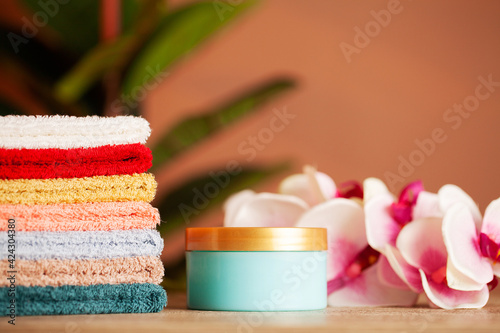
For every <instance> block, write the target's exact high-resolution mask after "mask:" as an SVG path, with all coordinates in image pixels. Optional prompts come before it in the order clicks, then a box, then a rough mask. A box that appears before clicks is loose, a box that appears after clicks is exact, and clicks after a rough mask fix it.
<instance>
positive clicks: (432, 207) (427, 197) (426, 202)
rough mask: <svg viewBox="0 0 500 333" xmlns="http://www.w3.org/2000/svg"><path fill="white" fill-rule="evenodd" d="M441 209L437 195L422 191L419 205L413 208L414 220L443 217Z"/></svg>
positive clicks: (418, 199)
mask: <svg viewBox="0 0 500 333" xmlns="http://www.w3.org/2000/svg"><path fill="white" fill-rule="evenodd" d="M442 216H443V213H442V212H441V209H440V208H439V196H438V195H437V194H436V193H431V192H427V191H422V192H420V193H419V194H418V198H417V203H416V204H415V207H413V220H418V219H422V218H424V217H442Z"/></svg>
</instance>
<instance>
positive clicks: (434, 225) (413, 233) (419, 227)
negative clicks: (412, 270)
mask: <svg viewBox="0 0 500 333" xmlns="http://www.w3.org/2000/svg"><path fill="white" fill-rule="evenodd" d="M441 226H442V219H440V218H437V217H428V218H424V219H420V220H415V221H413V222H410V223H408V224H407V225H405V226H404V227H403V229H402V230H401V232H400V233H399V236H398V239H397V241H396V247H397V248H398V249H399V251H400V252H401V255H402V256H403V258H404V259H405V260H406V262H408V264H410V265H412V266H413V267H417V268H419V269H423V270H424V272H426V273H427V274H432V273H433V272H435V271H437V270H439V269H441V268H442V267H445V266H446V257H447V254H446V247H445V245H444V242H443V235H442V232H441Z"/></svg>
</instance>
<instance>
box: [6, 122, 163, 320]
mask: <svg viewBox="0 0 500 333" xmlns="http://www.w3.org/2000/svg"><path fill="white" fill-rule="evenodd" d="M150 132H151V131H150V128H149V124H148V122H147V121H146V120H144V119H142V118H138V117H114V118H100V117H84V118H78V117H67V116H49V117H46V116H44V117H34V116H29V117H28V116H7V117H0V308H1V309H2V310H0V315H1V314H3V315H9V314H12V312H13V311H12V308H14V312H15V314H16V315H41V314H83V313H131V312H157V311H160V310H161V309H163V307H164V306H165V305H166V301H167V299H166V293H165V291H164V290H163V288H162V287H161V286H159V283H160V282H161V280H162V278H163V265H162V262H161V260H160V258H159V256H160V254H161V251H162V249H163V240H162V238H161V237H160V235H159V233H158V232H157V231H156V230H154V229H155V227H156V225H157V224H158V223H159V221H160V218H159V214H158V210H157V209H155V208H153V207H152V206H151V205H150V204H149V202H150V201H151V200H152V199H153V198H154V195H155V191H156V182H155V180H154V177H153V175H151V174H149V173H146V171H147V170H148V169H149V168H150V167H151V163H152V156H151V151H150V150H149V149H148V148H147V147H145V146H144V143H145V142H146V140H147V138H148V137H149V134H150ZM9 278H10V279H9ZM13 300H14V301H13ZM13 303H14V304H15V305H14V306H12V305H11V304H13Z"/></svg>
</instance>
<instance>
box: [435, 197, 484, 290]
mask: <svg viewBox="0 0 500 333" xmlns="http://www.w3.org/2000/svg"><path fill="white" fill-rule="evenodd" d="M443 240H444V243H445V245H446V249H447V252H448V266H447V272H446V278H447V279H448V285H449V286H450V288H453V289H458V290H481V289H482V288H483V287H484V285H485V284H487V283H488V282H490V281H491V279H493V271H492V269H491V264H490V262H489V260H488V259H486V258H485V257H483V256H482V254H481V251H480V249H479V244H478V235H477V231H476V226H475V224H474V217H473V216H472V213H471V212H470V210H469V208H468V207H467V206H466V205H465V204H464V203H462V202H457V203H455V204H454V205H453V206H451V207H450V208H449V209H448V210H447V212H446V214H445V216H444V218H443ZM450 263H451V265H450Z"/></svg>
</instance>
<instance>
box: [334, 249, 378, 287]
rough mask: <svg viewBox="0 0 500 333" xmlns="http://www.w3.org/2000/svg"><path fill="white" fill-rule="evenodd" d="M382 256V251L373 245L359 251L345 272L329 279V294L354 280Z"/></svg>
mask: <svg viewBox="0 0 500 333" xmlns="http://www.w3.org/2000/svg"><path fill="white" fill-rule="evenodd" d="M379 256H380V253H379V252H377V251H376V250H374V249H373V248H372V247H371V246H369V245H367V246H366V247H365V248H364V249H363V251H361V252H360V253H358V255H357V256H356V258H354V260H353V261H352V262H351V263H350V264H349V265H347V267H346V269H345V270H344V274H340V275H339V276H337V277H336V278H334V279H332V280H330V281H328V283H327V289H328V295H330V294H331V293H333V292H334V291H337V290H339V289H341V288H342V287H344V285H345V284H346V283H347V281H349V280H353V279H355V278H357V277H358V276H360V275H361V273H362V272H363V271H364V270H365V269H367V268H368V267H370V266H372V265H373V264H375V263H376V262H377V260H378V258H379Z"/></svg>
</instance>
